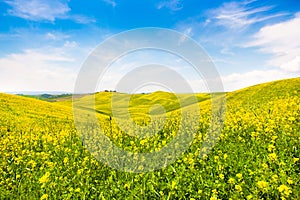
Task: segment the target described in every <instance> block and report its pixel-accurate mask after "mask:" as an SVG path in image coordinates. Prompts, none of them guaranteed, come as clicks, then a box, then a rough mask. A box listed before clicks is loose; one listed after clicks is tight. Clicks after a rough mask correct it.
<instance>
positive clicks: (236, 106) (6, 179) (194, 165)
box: [0, 78, 300, 199]
mask: <svg viewBox="0 0 300 200" xmlns="http://www.w3.org/2000/svg"><path fill="white" fill-rule="evenodd" d="M299 94H300V78H295V79H287V80H281V81H276V82H270V83H265V84H261V85H256V86H252V87H249V88H245V89H242V90H239V91H235V92H230V93H227V94H226V118H225V121H224V127H221V128H222V133H221V135H220V137H219V138H218V140H217V141H216V145H215V146H214V148H213V149H212V150H211V151H209V152H205V149H203V148H202V144H203V141H205V140H206V139H207V138H209V136H207V130H208V129H209V127H210V123H211V117H212V116H211V112H210V111H211V106H210V105H211V101H210V95H209V94H197V95H196V97H197V101H198V102H199V103H196V104H194V103H193V101H190V99H191V95H189V94H179V95H177V96H176V95H175V94H171V93H166V92H155V93H151V94H135V95H131V96H130V95H128V94H120V93H111V92H101V93H97V94H95V95H87V96H84V97H81V98H82V99H83V100H85V99H86V100H87V102H88V99H89V98H94V97H95V99H96V106H95V109H96V112H97V118H98V120H99V124H100V125H101V127H102V129H103V131H104V133H105V135H106V136H107V137H108V138H109V139H110V140H111V141H112V142H113V143H114V144H115V145H116V146H118V147H119V148H122V149H125V150H127V151H130V152H135V153H138V152H139V153H145V152H156V151H159V150H161V149H162V148H163V147H164V146H166V145H167V144H168V143H170V142H171V141H172V140H173V139H174V137H175V136H176V133H177V131H178V129H179V127H180V125H179V124H180V121H181V120H183V121H184V122H185V123H184V124H189V122H190V120H191V119H192V118H193V110H194V109H195V108H197V109H200V119H199V120H198V121H197V123H192V124H189V126H190V127H187V128H185V131H186V133H187V134H188V135H191V136H193V137H194V138H193V140H192V143H191V146H190V147H189V148H188V150H187V151H185V152H184V153H183V154H182V155H179V157H178V159H176V160H175V162H174V163H172V164H171V165H167V166H165V167H164V168H162V169H159V170H155V171H152V172H147V173H130V172H123V171H119V170H116V169H112V168H110V167H108V166H107V165H105V164H103V163H102V162H99V161H97V160H96V159H95V158H94V156H93V155H94V154H93V155H92V154H91V153H90V152H89V151H88V150H87V149H86V147H85V146H84V145H83V144H89V145H90V144H92V140H91V138H87V137H83V136H81V135H80V136H79V135H78V132H77V131H76V128H75V125H74V120H73V114H72V102H71V100H70V98H65V99H62V100H59V101H56V102H46V101H42V100H37V99H33V98H29V97H20V96H14V95H8V94H0V137H1V140H0V199H56V198H57V199H229V198H231V199H280V198H281V199H300V178H299V174H300V160H299V158H300V149H299V148H300V97H299ZM217 95H222V94H217ZM111 96H114V109H116V112H117V116H123V115H124V114H126V113H127V103H126V100H128V99H130V101H129V113H130V116H131V117H132V118H133V120H134V121H135V123H136V124H139V125H141V126H145V125H149V124H150V123H151V122H152V124H154V125H155V120H158V121H157V124H158V125H159V120H160V116H161V115H164V112H166V114H165V116H166V117H165V122H164V123H163V128H162V129H161V130H159V131H158V132H157V133H156V134H153V135H150V133H149V136H148V137H145V138H143V139H140V138H137V137H134V136H133V135H132V134H134V133H131V134H130V133H125V132H124V131H122V130H121V129H120V127H118V124H117V123H116V120H117V119H116V118H115V114H114V113H112V110H111V106H110V105H111ZM177 97H179V98H177ZM178 99H180V100H181V102H184V104H180V101H179V100H178ZM157 104H159V105H161V106H160V107H159V106H155V105H157ZM162 107H163V108H164V109H161V108H162ZM92 108H93V105H87V106H86V107H84V108H82V109H83V110H85V111H87V112H89V110H91V109H92ZM149 109H150V110H151V112H152V113H153V114H154V115H155V116H157V117H156V118H153V119H152V121H151V118H150V116H149V114H148V113H149ZM182 110H183V111H187V112H186V113H187V114H186V115H183V114H182V112H181V111H182ZM111 116H112V117H111ZM121 118H122V117H121ZM120 120H121V121H122V120H123V121H122V122H123V123H124V124H126V123H128V124H130V123H129V122H128V121H126V119H120ZM153 120H154V121H153ZM127 127H129V129H128V131H129V132H130V131H131V132H134V131H136V130H132V129H130V125H128V126H127ZM195 127H196V130H197V131H196V132H190V133H189V130H192V129H194V128H195ZM89 128H91V127H87V131H88V129H89ZM189 128H191V129H189ZM145 134H147V133H145ZM80 137H81V138H84V140H88V142H86V141H83V140H81V138H80ZM93 145H95V147H96V148H97V144H96V143H95V144H93ZM174 147H175V148H178V149H180V148H181V147H180V146H176V145H174ZM97 150H99V151H103V152H102V153H105V150H103V149H97ZM175 150H176V149H175ZM175 150H174V151H175ZM107 151H109V150H107ZM199 155H201V156H199ZM112 159H119V158H112ZM145 159H146V158H145ZM120 163H122V162H120ZM117 164H118V163H116V165H117ZM122 167H124V166H122ZM144 167H145V166H143V163H132V164H131V165H130V167H128V168H126V166H125V167H124V168H125V169H126V170H127V171H135V172H136V171H143V168H144ZM120 168H121V166H120Z"/></svg>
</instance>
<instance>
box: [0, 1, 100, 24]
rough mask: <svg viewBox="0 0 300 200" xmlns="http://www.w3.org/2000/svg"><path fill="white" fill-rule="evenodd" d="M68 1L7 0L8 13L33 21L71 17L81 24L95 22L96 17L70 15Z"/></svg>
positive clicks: (51, 20) (52, 20)
mask: <svg viewBox="0 0 300 200" xmlns="http://www.w3.org/2000/svg"><path fill="white" fill-rule="evenodd" d="M66 2H67V1H61V0H5V3H7V4H8V5H10V6H11V8H10V9H8V11H7V12H8V14H9V15H12V16H16V17H20V18H23V19H27V20H31V21H50V22H54V21H55V20H56V19H70V20H73V21H75V22H77V23H80V24H87V23H90V22H95V19H93V18H89V17H86V16H82V15H70V14H69V12H70V11H71V9H70V7H69V6H68V4H67V3H66Z"/></svg>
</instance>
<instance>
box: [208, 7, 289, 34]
mask: <svg viewBox="0 0 300 200" xmlns="http://www.w3.org/2000/svg"><path fill="white" fill-rule="evenodd" d="M252 2H253V1H247V2H245V1H242V2H229V3H224V4H223V5H222V6H221V7H219V8H216V9H213V10H210V12H209V13H208V15H209V19H208V20H207V21H206V23H212V22H215V23H216V25H220V26H224V27H226V28H231V29H242V28H246V27H248V26H250V25H252V24H255V23H258V22H262V21H266V20H269V19H272V18H275V17H280V16H283V15H286V14H285V13H278V14H273V15H267V16H265V12H267V11H269V10H271V9H272V8H273V7H272V6H263V7H258V8H253V7H251V6H250V4H251V3H252Z"/></svg>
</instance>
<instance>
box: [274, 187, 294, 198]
mask: <svg viewBox="0 0 300 200" xmlns="http://www.w3.org/2000/svg"><path fill="white" fill-rule="evenodd" d="M277 189H278V191H279V192H280V193H281V194H283V195H285V196H289V195H290V194H291V193H292V191H291V190H290V189H289V187H288V186H286V185H280V186H279V187H278V188H277Z"/></svg>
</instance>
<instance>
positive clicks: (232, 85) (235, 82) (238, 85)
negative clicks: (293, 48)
mask: <svg viewBox="0 0 300 200" xmlns="http://www.w3.org/2000/svg"><path fill="white" fill-rule="evenodd" d="M291 77H296V76H295V75H294V74H291V73H288V72H286V71H283V70H280V69H270V70H253V71H249V72H246V73H233V74H229V75H226V76H222V81H223V85H224V87H225V91H234V90H238V89H242V88H245V87H248V86H252V85H256V84H259V83H265V82H269V81H274V80H280V79H284V78H291Z"/></svg>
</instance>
